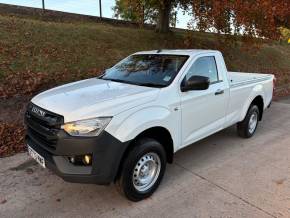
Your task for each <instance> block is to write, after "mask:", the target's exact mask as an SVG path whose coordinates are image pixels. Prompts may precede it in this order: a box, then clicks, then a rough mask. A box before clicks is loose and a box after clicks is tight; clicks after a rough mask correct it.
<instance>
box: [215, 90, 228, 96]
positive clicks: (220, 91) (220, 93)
mask: <svg viewBox="0 0 290 218" xmlns="http://www.w3.org/2000/svg"><path fill="white" fill-rule="evenodd" d="M224 93H225V91H224V90H221V89H218V90H217V91H216V92H215V93H214V94H215V95H222V94H224Z"/></svg>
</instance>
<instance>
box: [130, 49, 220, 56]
mask: <svg viewBox="0 0 290 218" xmlns="http://www.w3.org/2000/svg"><path fill="white" fill-rule="evenodd" d="M210 52H219V51H218V50H205V49H160V50H152V51H140V52H137V53H135V54H173V55H189V56H191V55H197V54H202V53H210Z"/></svg>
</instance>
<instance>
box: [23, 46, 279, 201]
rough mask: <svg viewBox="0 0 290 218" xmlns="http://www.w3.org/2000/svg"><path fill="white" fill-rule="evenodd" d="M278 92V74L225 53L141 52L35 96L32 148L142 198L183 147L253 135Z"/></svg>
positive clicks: (49, 162)
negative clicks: (214, 137) (231, 66)
mask: <svg viewBox="0 0 290 218" xmlns="http://www.w3.org/2000/svg"><path fill="white" fill-rule="evenodd" d="M273 89H274V76H273V75H269V74H254V73H237V72H228V71H227V68H226V65H225V63H224V59H223V56H222V54H221V53H220V52H219V51H212V50H158V51H145V52H138V53H135V54H133V55H131V56H129V57H127V58H125V59H124V60H122V61H121V62H119V63H117V64H116V65H115V66H113V67H111V68H110V69H107V70H105V71H104V72H103V74H102V75H101V76H99V77H97V78H91V79H87V80H83V81H78V82H74V83H70V84H67V85H63V86H59V87H56V88H53V89H50V90H48V91H45V92H43V93H40V94H39V95H37V96H35V97H34V98H33V99H32V100H31V102H30V103H29V105H28V108H27V112H26V115H25V120H26V124H27V135H26V143H27V146H28V152H29V154H30V155H31V156H32V157H33V158H34V159H35V160H36V161H37V162H38V163H39V164H40V165H41V166H43V167H47V168H49V169H50V170H52V171H53V172H55V174H57V175H58V176H60V177H61V178H63V179H64V180H65V181H69V182H78V183H95V184H110V183H116V185H117V187H118V188H119V190H121V191H122V193H124V195H125V196H126V197H127V198H128V199H130V200H132V201H139V200H142V199H144V198H146V197H148V196H150V195H151V194H152V193H153V192H154V191H155V190H156V189H157V187H158V186H159V184H160V182H161V180H162V177H163V175H164V172H165V168H166V164H167V163H172V161H173V156H174V153H175V152H177V151H178V150H180V149H182V148H184V147H186V146H188V145H191V144H193V143H194V142H196V141H198V140H200V139H203V138H205V137H207V136H209V135H211V134H214V133H216V132H218V131H220V130H222V129H225V128H227V127H229V126H231V125H234V124H237V132H238V135H239V136H241V137H244V138H249V137H251V136H253V135H254V133H255V131H256V128H257V126H258V122H259V121H260V120H261V119H262V117H263V112H264V110H265V109H266V108H267V107H268V106H270V103H271V100H272V96H273Z"/></svg>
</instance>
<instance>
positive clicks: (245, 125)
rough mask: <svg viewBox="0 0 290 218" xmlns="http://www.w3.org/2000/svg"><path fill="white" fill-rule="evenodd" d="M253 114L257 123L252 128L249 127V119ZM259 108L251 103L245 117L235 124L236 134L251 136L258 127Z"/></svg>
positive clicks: (244, 136) (243, 136) (245, 136)
mask: <svg viewBox="0 0 290 218" xmlns="http://www.w3.org/2000/svg"><path fill="white" fill-rule="evenodd" d="M253 114H256V116H257V124H256V126H255V128H254V129H251V128H250V120H251V117H252V116H253ZM259 117H260V110H259V107H258V106H257V105H251V106H250V108H249V110H248V112H247V115H246V117H245V119H244V120H243V121H241V122H239V123H238V124H237V130H238V135H239V136H240V137H242V138H251V137H252V136H253V135H254V134H255V132H256V129H257V127H258V123H259Z"/></svg>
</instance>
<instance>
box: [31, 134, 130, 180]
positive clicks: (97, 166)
mask: <svg viewBox="0 0 290 218" xmlns="http://www.w3.org/2000/svg"><path fill="white" fill-rule="evenodd" d="M26 143H27V145H29V146H30V147H31V148H33V149H34V150H35V151H36V152H37V153H39V154H40V155H41V156H42V157H43V158H44V159H45V164H46V167H47V168H49V169H50V170H52V171H53V172H54V173H55V174H57V175H58V176H60V177H61V178H63V179H64V180H65V181H68V182H76V183H94V184H100V185H103V184H109V183H111V182H113V181H114V179H115V177H116V175H117V172H118V168H119V165H120V162H121V158H122V156H123V153H124V152H125V149H126V148H127V145H128V144H129V142H126V143H122V142H120V141H119V140H117V139H116V138H114V137H113V136H111V135H110V134H109V133H107V132H106V131H104V132H103V133H102V134H101V135H100V136H98V137H93V138H80V137H72V136H69V135H68V134H66V133H65V132H64V131H62V130H61V131H60V132H59V133H58V140H57V143H56V145H55V149H52V148H50V147H47V146H45V145H43V144H42V143H41V142H40V141H38V140H37V138H36V137H34V136H33V134H31V133H29V131H28V134H27V136H26ZM86 154H92V165H90V166H76V165H74V164H72V163H71V162H70V161H69V159H68V157H70V156H74V155H86Z"/></svg>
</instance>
